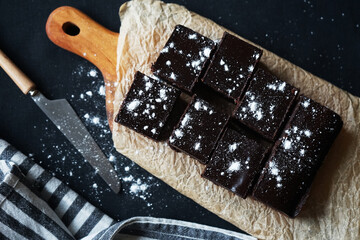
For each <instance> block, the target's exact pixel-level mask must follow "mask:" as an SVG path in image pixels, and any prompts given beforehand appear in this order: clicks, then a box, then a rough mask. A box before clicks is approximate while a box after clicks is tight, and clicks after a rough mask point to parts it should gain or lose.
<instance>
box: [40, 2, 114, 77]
mask: <svg viewBox="0 0 360 240" xmlns="http://www.w3.org/2000/svg"><path fill="white" fill-rule="evenodd" d="M46 34H47V35H48V37H49V39H50V40H51V41H52V42H53V43H55V44H56V45H58V46H59V47H61V48H64V49H66V50H68V51H70V52H73V53H75V54H77V55H79V56H81V57H83V58H85V59H87V60H88V61H90V62H92V63H93V64H95V66H97V67H98V68H99V69H100V71H101V72H102V74H103V76H104V78H105V79H107V80H110V81H116V76H114V75H115V74H116V48H117V39H118V36H119V34H118V33H115V32H112V31H110V30H108V29H106V28H104V27H103V26H101V25H100V24H98V23H97V22H95V21H94V20H92V19H91V18H90V17H88V16H87V15H85V14H84V13H82V12H81V11H79V10H78V9H76V8H73V7H68V6H64V7H59V8H57V9H55V10H54V11H53V12H52V13H51V14H50V16H49V18H48V20H47V22H46Z"/></svg>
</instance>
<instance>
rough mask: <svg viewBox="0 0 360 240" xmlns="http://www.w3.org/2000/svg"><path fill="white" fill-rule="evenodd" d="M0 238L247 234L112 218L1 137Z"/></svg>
mask: <svg viewBox="0 0 360 240" xmlns="http://www.w3.org/2000/svg"><path fill="white" fill-rule="evenodd" d="M0 239H49V240H51V239H64V240H67V239H83V240H102V239H137V240H141V239H142V240H150V239H226V240H230V239H236V240H238V239H246V240H250V239H251V240H253V239H255V238H253V237H250V236H247V235H244V234H240V233H236V232H232V231H227V230H223V229H219V228H214V227H209V226H204V225H200V224H195V223H188V222H183V221H176V220H169V219H159V218H151V217H135V218H131V219H128V220H125V221H122V222H116V221H114V220H113V219H112V218H111V217H109V216H107V215H106V214H104V213H103V212H101V211H100V210H99V209H97V208H96V207H94V206H93V205H91V204H90V203H88V202H87V201H86V200H85V199H84V198H82V197H81V196H79V195H78V194H77V193H75V192H74V191H73V190H71V189H70V188H69V187H68V186H66V185H65V184H64V183H63V182H61V181H60V180H58V179H57V178H55V177H54V176H52V175H51V174H50V173H48V172H47V171H45V170H44V169H43V168H42V167H40V166H39V165H38V164H36V163H34V162H33V161H32V160H31V159H30V158H28V157H26V156H25V155H23V154H22V153H21V152H19V151H17V150H16V149H15V148H14V147H12V146H11V145H9V144H8V143H7V142H6V141H4V140H1V139H0Z"/></svg>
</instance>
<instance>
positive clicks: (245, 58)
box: [202, 32, 262, 101]
mask: <svg viewBox="0 0 360 240" xmlns="http://www.w3.org/2000/svg"><path fill="white" fill-rule="evenodd" d="M261 54H262V50H260V49H259V48H257V47H255V46H253V45H251V44H249V43H247V42H245V41H243V40H241V39H240V38H237V37H235V36H233V35H231V34H229V33H227V32H225V33H224V35H223V37H222V39H221V41H220V43H219V46H218V48H217V50H216V52H215V53H214V56H213V57H212V59H211V62H210V64H209V67H208V69H207V70H206V72H205V75H204V77H203V79H202V81H203V82H204V83H205V84H206V85H208V86H210V87H211V88H213V89H214V90H216V91H218V92H220V93H221V94H223V95H225V96H226V97H227V98H230V99H233V100H235V101H238V100H239V98H240V97H241V95H242V93H243V91H244V88H245V86H246V84H247V82H248V79H249V78H250V77H251V74H252V73H253V71H254V69H255V67H256V64H257V62H258V61H259V59H260V57H261Z"/></svg>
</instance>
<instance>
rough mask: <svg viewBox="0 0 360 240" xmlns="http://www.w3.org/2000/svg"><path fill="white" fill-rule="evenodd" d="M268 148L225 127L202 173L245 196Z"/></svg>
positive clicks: (257, 173)
mask: <svg viewBox="0 0 360 240" xmlns="http://www.w3.org/2000/svg"><path fill="white" fill-rule="evenodd" d="M267 151H268V147H267V146H266V145H264V144H262V143H261V141H259V140H257V139H251V138H249V137H248V136H246V135H245V134H243V133H242V132H237V131H235V130H232V129H230V128H228V129H227V130H226V131H225V133H224V135H223V136H222V137H221V139H220V141H219V143H218V145H217V147H216V149H215V151H214V153H213V155H212V157H211V159H210V161H209V162H208V164H207V165H206V168H205V171H204V172H203V174H202V176H203V177H205V178H207V179H209V180H210V181H213V182H214V183H215V184H217V185H220V186H223V187H225V188H227V189H229V190H230V191H232V192H234V193H236V194H237V195H239V196H241V197H242V198H246V196H247V195H248V192H249V191H250V189H251V187H252V185H253V182H254V181H255V179H256V177H257V176H258V175H259V172H260V171H261V166H262V164H263V160H264V157H265V155H266V153H267Z"/></svg>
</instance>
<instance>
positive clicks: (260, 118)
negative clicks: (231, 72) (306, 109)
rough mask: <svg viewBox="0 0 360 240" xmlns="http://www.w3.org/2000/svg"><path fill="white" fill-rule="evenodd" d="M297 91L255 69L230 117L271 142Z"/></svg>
mask: <svg viewBox="0 0 360 240" xmlns="http://www.w3.org/2000/svg"><path fill="white" fill-rule="evenodd" d="M298 92H299V90H298V89H297V88H294V87H293V86H291V85H290V84H287V83H286V82H283V81H281V80H280V79H278V78H277V77H276V76H275V75H272V74H271V73H270V72H268V71H266V70H264V69H262V68H258V70H257V71H256V72H255V74H254V76H253V78H252V79H251V80H250V85H249V88H248V89H247V91H246V92H245V95H244V97H243V99H242V100H241V102H240V103H239V105H238V107H237V109H236V110H235V111H234V114H233V116H234V118H235V119H237V120H239V121H240V122H241V123H243V124H244V125H246V126H247V127H249V128H251V129H253V130H254V131H256V132H258V133H259V134H261V135H262V136H264V137H265V138H267V139H269V140H274V139H275V138H276V136H277V135H278V132H279V131H280V130H281V126H282V125H283V123H284V121H285V119H287V116H288V113H289V110H290V109H291V107H292V105H293V103H294V101H295V99H296V97H297V95H298Z"/></svg>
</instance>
